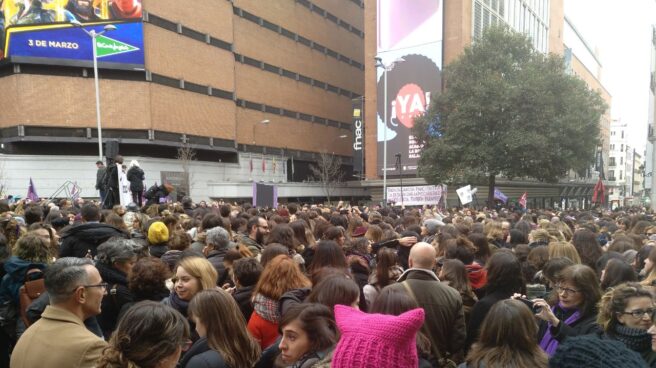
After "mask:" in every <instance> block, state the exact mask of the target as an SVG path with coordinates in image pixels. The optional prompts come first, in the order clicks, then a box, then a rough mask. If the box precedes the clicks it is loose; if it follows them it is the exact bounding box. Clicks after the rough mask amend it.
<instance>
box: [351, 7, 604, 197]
mask: <svg viewBox="0 0 656 368" xmlns="http://www.w3.org/2000/svg"><path fill="white" fill-rule="evenodd" d="M563 1H564V0H530V1H529V0H453V1H451V0H450V1H436V2H435V3H438V4H439V7H442V9H441V11H442V14H443V17H442V18H440V20H441V22H442V23H441V25H442V27H441V35H442V38H441V42H442V48H441V54H440V56H441V59H440V60H439V62H440V63H442V64H443V65H448V64H449V63H450V62H452V61H453V60H455V59H456V58H457V57H458V56H459V55H461V54H462V52H463V50H464V48H465V47H467V46H468V45H469V44H471V42H472V41H473V40H475V39H476V38H477V37H480V36H481V35H482V33H483V32H484V30H485V29H486V28H488V27H490V26H493V25H496V24H506V25H508V26H510V27H511V28H513V29H514V30H516V31H518V32H522V33H524V34H526V35H528V36H529V37H530V39H531V41H532V42H533V46H534V48H535V49H536V50H538V51H540V52H544V53H554V54H557V55H562V56H563V57H564V59H565V62H566V63H567V67H568V69H569V70H570V71H571V72H572V73H573V74H575V75H577V76H578V77H580V78H581V79H583V80H584V81H585V82H586V83H587V84H588V86H589V87H590V88H591V89H594V90H596V91H598V92H599V93H600V94H601V95H602V98H603V99H604V100H605V101H606V102H607V104H608V105H609V106H610V104H611V96H610V94H609V93H608V91H606V89H605V88H604V87H603V85H602V84H601V82H600V75H601V62H600V61H599V59H598V57H597V55H596V54H595V53H594V52H592V51H591V49H590V47H589V46H588V44H587V43H586V42H585V40H584V39H583V37H582V36H581V34H580V33H579V32H578V31H576V30H575V27H574V26H573V24H572V22H571V21H569V20H568V19H566V17H565V9H564V6H563V5H564V4H563ZM390 2H391V3H394V1H390ZM380 4H381V2H380V1H378V2H376V1H371V2H367V3H366V6H365V45H364V47H365V55H364V59H365V74H364V77H365V109H364V110H365V154H364V156H365V176H366V179H367V180H366V181H365V182H362V185H364V186H368V187H370V188H371V190H372V196H373V198H374V200H376V201H379V200H381V199H382V198H383V192H382V190H381V187H382V183H381V182H382V180H381V178H382V176H383V175H382V170H383V167H388V168H389V167H390V166H391V165H390V163H389V161H390V160H391V159H390V157H391V156H390V155H394V154H396V153H397V151H396V150H392V152H391V153H390V152H388V157H387V161H388V163H387V164H383V163H382V161H383V159H382V154H381V150H382V149H383V148H381V146H382V145H381V141H383V139H382V138H381V134H380V130H381V128H383V127H387V126H388V124H387V123H386V124H383V123H382V121H383V120H384V118H381V111H382V108H381V107H382V106H385V105H386V103H387V102H389V100H390V99H389V98H388V101H385V102H381V101H382V100H383V98H382V97H383V94H381V86H382V83H383V82H382V80H383V77H382V76H383V74H382V72H381V71H380V70H379V69H380V68H376V66H375V63H374V58H376V57H381V56H383V58H384V56H385V52H387V51H386V50H381V48H380V40H378V39H377V38H376V36H377V30H378V31H380V29H384V27H383V26H382V25H383V24H385V22H386V21H387V20H385V19H384V20H381V19H379V18H380V17H384V16H385V11H384V9H383V11H381V9H379V8H377V7H380ZM370 5H371V6H370ZM385 6H389V5H385ZM426 13H429V11H428V9H427V11H426ZM418 14H420V15H417V16H416V17H415V18H416V19H415V23H418V22H423V21H424V20H425V19H427V16H426V17H422V15H421V13H419V12H418ZM398 29H399V30H400V31H404V30H405V29H404V28H403V27H399V28H398ZM423 29H426V28H425V27H424V28H419V27H418V31H417V32H419V31H421V30H423ZM383 37H386V36H385V35H384V34H383ZM381 51H382V52H381ZM408 53H410V52H408ZM395 56H396V55H395ZM404 59H407V58H405V57H404V58H402V59H401V60H404ZM388 62H393V58H388ZM405 63H407V60H406V61H402V62H401V64H397V65H403V64H405ZM436 64H438V63H436ZM442 64H438V65H439V66H440V68H439V69H440V70H439V71H438V75H439V73H440V72H441V69H442V67H441V66H442ZM388 73H389V72H388ZM392 74H393V73H390V75H392ZM409 83H410V82H409ZM413 83H414V82H413ZM391 88H392V94H394V90H393V88H394V87H393V86H392V87H391ZM404 88H405V87H404ZM441 88H442V86H441V84H440V86H439V89H437V90H432V91H431V93H439V91H441ZM399 94H402V93H401V92H399ZM402 97H407V96H402ZM392 100H393V98H392ZM424 101H428V99H425V100H424ZM391 103H392V104H394V103H396V104H398V102H396V101H394V102H391ZM390 106H391V107H390V108H388V110H391V109H393V108H394V107H395V106H392V105H390ZM396 117H397V116H396V115H394V114H392V115H391V119H389V125H390V129H395V128H394V127H393V126H394V125H395V123H397V122H396V121H395V120H394V119H395V118H396ZM398 120H401V122H403V120H402V118H401V119H398ZM599 124H600V130H601V137H602V142H601V145H600V147H599V150H600V151H601V155H602V157H603V158H604V159H605V161H608V152H609V139H610V111H607V112H606V114H604V116H603V117H602V119H601V121H600V123H599ZM388 142H390V141H389V140H388ZM388 145H389V144H388ZM408 147H409V148H408V153H407V156H408V158H407V160H409V159H410V156H411V155H412V150H413V149H414V147H413V146H412V139H410V140H409V144H408ZM404 168H405V167H404ZM595 169H597V168H592V169H591V170H588V172H587V173H585V175H578V174H576V173H571V174H570V175H569V176H568V177H566V178H564V179H563V180H561V182H560V183H558V184H556V185H550V184H544V183H537V182H532V181H517V180H515V181H506V180H504V179H503V178H500V179H499V182H498V185H499V186H500V189H501V190H502V191H503V192H504V193H506V195H508V196H509V197H511V198H515V199H517V198H518V197H519V196H520V195H521V194H522V193H523V192H525V191H528V192H529V206H538V207H554V206H557V207H570V206H573V207H579V208H580V207H582V206H589V205H590V199H591V196H592V192H593V187H594V184H595V183H596V181H597V179H598V177H599V172H595ZM387 176H388V180H387V182H388V183H387V185H388V186H399V185H402V184H401V180H400V179H401V177H402V178H403V180H404V182H405V183H406V185H421V184H425V182H424V181H423V179H421V178H418V177H416V173H415V172H412V171H410V170H408V172H407V173H406V172H405V171H403V170H400V169H398V170H395V169H388V174H387ZM463 184H469V183H463ZM479 190H480V191H481V192H485V191H486V188H484V187H480V188H479ZM454 203H455V201H454Z"/></svg>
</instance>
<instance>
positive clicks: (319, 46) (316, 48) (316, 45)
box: [312, 42, 326, 54]
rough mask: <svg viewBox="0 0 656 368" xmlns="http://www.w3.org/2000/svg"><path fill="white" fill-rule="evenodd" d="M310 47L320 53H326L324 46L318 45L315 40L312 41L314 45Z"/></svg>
mask: <svg viewBox="0 0 656 368" xmlns="http://www.w3.org/2000/svg"><path fill="white" fill-rule="evenodd" d="M312 48H313V49H315V50H317V51H319V52H320V53H322V54H325V53H326V48H325V47H323V46H321V45H319V44H318V43H316V42H315V43H314V45H312Z"/></svg>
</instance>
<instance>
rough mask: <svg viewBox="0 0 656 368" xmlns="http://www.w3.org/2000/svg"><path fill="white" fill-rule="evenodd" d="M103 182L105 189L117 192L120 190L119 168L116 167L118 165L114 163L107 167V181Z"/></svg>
mask: <svg viewBox="0 0 656 368" xmlns="http://www.w3.org/2000/svg"><path fill="white" fill-rule="evenodd" d="M103 181H104V184H105V188H107V189H109V188H114V189H115V190H118V167H117V166H116V163H113V164H111V165H109V166H108V167H107V171H106V172H105V179H104V180H103Z"/></svg>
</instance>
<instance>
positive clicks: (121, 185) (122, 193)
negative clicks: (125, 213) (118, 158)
mask: <svg viewBox="0 0 656 368" xmlns="http://www.w3.org/2000/svg"><path fill="white" fill-rule="evenodd" d="M117 171H118V191H119V198H120V200H121V206H123V207H127V205H128V204H130V203H131V202H132V193H131V192H130V182H129V181H128V176H127V175H126V174H125V172H124V171H123V169H122V167H121V166H120V165H119V167H118V170H117Z"/></svg>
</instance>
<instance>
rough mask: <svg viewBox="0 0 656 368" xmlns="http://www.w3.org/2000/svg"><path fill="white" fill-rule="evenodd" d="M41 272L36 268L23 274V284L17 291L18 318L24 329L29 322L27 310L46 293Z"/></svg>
mask: <svg viewBox="0 0 656 368" xmlns="http://www.w3.org/2000/svg"><path fill="white" fill-rule="evenodd" d="M43 276H44V275H43V271H42V270H40V269H38V268H32V269H30V270H27V272H26V273H25V284H23V286H21V288H20V289H19V291H18V300H19V302H20V310H19V312H20V318H21V320H23V323H25V327H26V328H27V327H29V326H30V320H29V319H28V318H27V308H28V307H29V306H30V304H32V302H33V301H34V300H35V299H36V298H38V297H39V296H40V295H41V294H43V293H44V292H45V291H46V285H45V280H44V278H43Z"/></svg>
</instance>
